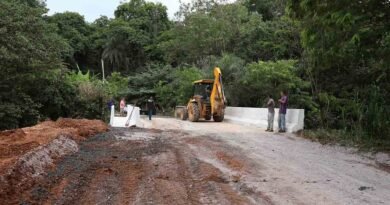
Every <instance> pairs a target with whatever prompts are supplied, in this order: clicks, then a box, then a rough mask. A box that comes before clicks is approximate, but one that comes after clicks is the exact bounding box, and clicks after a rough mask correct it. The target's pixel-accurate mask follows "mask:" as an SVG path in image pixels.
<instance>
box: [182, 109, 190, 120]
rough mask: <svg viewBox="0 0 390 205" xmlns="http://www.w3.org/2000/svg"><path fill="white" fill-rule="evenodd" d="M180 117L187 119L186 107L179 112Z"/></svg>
mask: <svg viewBox="0 0 390 205" xmlns="http://www.w3.org/2000/svg"><path fill="white" fill-rule="evenodd" d="M180 119H181V120H187V119H188V112H187V109H186V108H183V110H182V111H181V113H180Z"/></svg>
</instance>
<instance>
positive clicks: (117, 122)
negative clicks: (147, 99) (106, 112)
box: [110, 105, 141, 127]
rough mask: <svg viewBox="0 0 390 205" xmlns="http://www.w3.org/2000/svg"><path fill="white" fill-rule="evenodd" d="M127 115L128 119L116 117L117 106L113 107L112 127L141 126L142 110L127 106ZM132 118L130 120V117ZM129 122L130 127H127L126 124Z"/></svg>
mask: <svg viewBox="0 0 390 205" xmlns="http://www.w3.org/2000/svg"><path fill="white" fill-rule="evenodd" d="M126 108H127V115H126V117H117V116H115V106H114V105H113V106H111V117H110V125H111V127H130V126H134V125H135V126H137V127H140V126H141V121H140V108H139V107H134V106H132V105H127V107H126ZM130 114H132V115H131V118H130V120H129V117H130ZM128 120H129V124H128V126H126V122H127V121H128Z"/></svg>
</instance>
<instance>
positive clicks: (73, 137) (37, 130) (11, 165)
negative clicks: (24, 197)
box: [0, 119, 108, 204]
mask: <svg viewBox="0 0 390 205" xmlns="http://www.w3.org/2000/svg"><path fill="white" fill-rule="evenodd" d="M107 130H108V127H107V125H106V124H105V123H103V122H101V121H98V120H74V119H59V120H57V121H56V122H53V121H46V122H43V123H41V124H39V125H36V126H33V127H28V128H23V129H16V130H8V131H3V132H0V204H10V203H13V199H12V197H11V196H12V195H15V194H16V193H20V192H22V191H23V190H26V189H28V188H29V187H31V186H32V185H33V184H34V181H35V180H37V179H38V178H40V177H42V175H43V173H44V172H45V170H46V169H47V168H49V167H50V166H53V164H54V162H55V161H56V160H57V159H59V158H61V157H63V156H65V155H68V154H71V153H75V152H77V151H78V149H79V148H78V142H81V141H83V140H85V139H86V138H88V137H91V136H94V135H96V134H98V133H101V132H106V131H107Z"/></svg>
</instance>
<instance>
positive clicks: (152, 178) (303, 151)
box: [14, 118, 390, 205]
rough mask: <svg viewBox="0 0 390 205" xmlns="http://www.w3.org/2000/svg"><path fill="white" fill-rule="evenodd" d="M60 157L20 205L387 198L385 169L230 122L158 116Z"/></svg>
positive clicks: (19, 198)
mask: <svg viewBox="0 0 390 205" xmlns="http://www.w3.org/2000/svg"><path fill="white" fill-rule="evenodd" d="M144 126H145V128H148V129H143V128H135V129H112V130H111V131H110V132H109V133H106V134H101V135H97V136H95V137H92V138H89V139H88V140H87V141H85V142H83V143H82V144H81V145H80V150H79V151H78V152H77V153H75V154H73V155H70V156H67V157H66V158H64V159H62V160H60V161H59V163H58V164H57V166H55V167H53V168H52V169H51V170H50V171H49V172H48V173H47V175H45V177H44V178H42V179H41V180H40V181H39V182H38V183H36V184H35V185H34V186H33V188H32V189H29V190H26V191H25V192H24V193H20V194H19V195H18V196H17V197H16V198H14V199H15V201H14V202H17V203H20V204H224V205H225V204H332V205H333V204H389V202H390V174H389V172H388V171H389V170H388V167H387V166H386V165H383V164H378V163H376V162H375V161H374V160H370V159H368V158H366V157H362V156H360V155H358V154H356V153H352V151H348V150H345V149H343V148H337V147H336V148H332V147H327V146H322V145H319V144H317V143H313V142H309V141H307V140H304V139H300V138H297V137H295V136H293V135H289V134H283V135H279V134H269V133H265V132H264V131H263V130H260V129H257V128H253V127H244V126H240V125H234V124H229V123H212V122H200V123H190V122H183V121H178V120H174V119H167V118H159V119H154V120H153V121H152V122H149V121H145V122H144Z"/></svg>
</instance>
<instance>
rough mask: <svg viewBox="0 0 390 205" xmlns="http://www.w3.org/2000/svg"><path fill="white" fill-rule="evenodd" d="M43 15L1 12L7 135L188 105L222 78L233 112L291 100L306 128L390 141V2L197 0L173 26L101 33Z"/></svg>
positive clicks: (35, 4) (28, 2)
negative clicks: (129, 110)
mask: <svg viewBox="0 0 390 205" xmlns="http://www.w3.org/2000/svg"><path fill="white" fill-rule="evenodd" d="M46 12H47V9H46V8H45V4H44V3H42V1H37V0H3V1H1V2H0V68H1V72H0V78H1V81H0V91H1V94H0V129H9V128H15V127H21V126H27V125H31V124H34V123H36V122H37V121H38V120H44V119H46V118H51V119H56V118H58V117H87V118H104V115H105V113H106V111H107V108H106V103H107V101H108V100H109V99H115V100H119V98H121V97H127V99H128V101H131V102H136V101H138V100H142V99H144V98H147V97H149V96H155V97H156V99H157V101H158V102H159V104H161V105H162V106H164V107H165V108H172V107H174V106H176V105H183V104H185V103H186V101H187V100H188V97H189V96H190V95H191V91H192V85H191V82H192V81H194V80H197V79H201V78H213V76H212V69H213V67H215V66H219V67H221V68H222V72H223V80H224V86H225V92H226V96H227V99H228V103H229V105H231V106H253V107H254V106H264V102H265V100H266V97H267V95H270V94H271V95H273V96H274V98H278V97H279V92H280V91H281V90H286V91H288V92H289V97H290V101H289V102H290V105H289V106H290V107H293V108H304V109H305V110H306V127H307V128H313V129H316V128H321V129H322V130H326V129H333V130H340V133H349V134H348V136H349V135H351V136H357V138H355V139H365V140H379V141H380V140H382V141H383V140H388V141H389V140H390V121H389V117H388V116H390V113H389V112H390V107H389V104H390V102H389V97H390V94H389V90H390V66H389V65H390V3H389V1H387V0H364V1H347V0H340V1H330V0H325V1H315V0H238V1H237V2H235V3H226V1H224V0H192V1H191V3H188V4H182V6H181V10H180V11H179V12H178V13H177V17H176V19H175V20H174V21H172V20H169V19H168V15H167V8H166V7H165V6H163V5H162V4H160V3H151V2H147V1H145V0H128V1H125V2H124V3H121V4H120V5H119V6H118V7H117V9H116V11H115V13H114V16H115V17H114V18H112V19H110V18H107V17H105V16H102V17H100V18H99V19H96V20H95V21H94V22H86V21H85V20H84V17H83V16H82V15H80V14H78V13H73V12H65V13H58V14H55V15H53V16H47V15H46ZM102 66H104V69H105V76H102V75H103V73H102ZM103 77H105V79H106V80H105V81H103V80H102V79H103ZM336 132H337V131H335V132H334V133H336Z"/></svg>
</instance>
